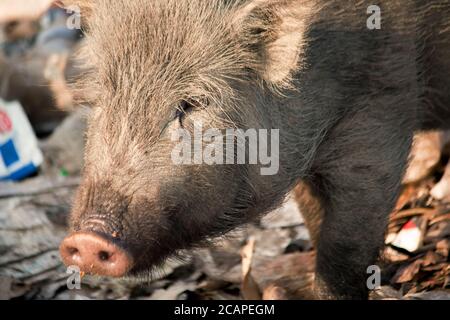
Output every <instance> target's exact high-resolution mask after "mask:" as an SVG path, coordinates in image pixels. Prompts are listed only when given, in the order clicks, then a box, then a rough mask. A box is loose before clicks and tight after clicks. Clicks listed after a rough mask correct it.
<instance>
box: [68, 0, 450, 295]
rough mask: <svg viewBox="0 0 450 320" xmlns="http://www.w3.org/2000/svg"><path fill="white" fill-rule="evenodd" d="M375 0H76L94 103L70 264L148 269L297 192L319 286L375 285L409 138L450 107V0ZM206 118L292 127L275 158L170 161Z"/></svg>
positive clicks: (343, 291)
mask: <svg viewBox="0 0 450 320" xmlns="http://www.w3.org/2000/svg"><path fill="white" fill-rule="evenodd" d="M377 3H378V6H377V7H375V10H374V7H373V6H372V1H365V0H359V1H340V0H247V1H245V0H189V1H182V0H130V1H108V0H92V1H81V0H78V1H68V2H67V4H68V5H73V4H75V5H78V6H79V7H80V8H81V16H82V17H83V19H85V21H86V24H85V33H86V42H85V48H84V49H83V57H84V61H85V65H84V68H85V71H84V72H83V77H82V79H80V80H79V81H78V87H77V90H78V91H80V92H82V91H83V90H85V91H89V92H90V94H88V97H87V99H86V100H87V102H88V103H89V104H90V105H92V110H91V114H90V117H89V125H88V129H87V142H86V154H85V168H84V174H83V179H82V182H81V185H80V187H79V190H78V193H77V196H76V199H75V202H74V205H73V210H72V213H71V218H70V226H71V233H70V235H69V236H68V237H67V238H66V239H64V241H63V242H62V244H61V248H60V252H61V256H62V259H63V261H64V262H65V264H66V265H77V266H79V267H80V269H81V270H82V271H84V272H86V273H92V274H97V275H103V276H111V277H123V276H127V275H128V276H130V275H131V276H137V275H143V274H147V273H148V272H150V271H151V270H153V269H154V268H155V267H158V266H159V265H161V263H162V262H163V261H165V260H166V259H167V258H170V257H173V256H176V255H178V254H180V253H181V252H184V251H185V250H189V249H192V248H197V247H200V246H204V245H208V244H209V243H211V241H213V240H214V239H215V238H217V237H220V236H224V235H226V234H227V233H228V232H229V231H231V230H233V229H235V228H236V227H239V226H242V225H244V224H246V223H249V222H252V221H256V220H258V219H259V218H261V217H262V216H263V215H264V214H266V213H267V212H269V211H271V210H273V209H275V208H277V207H278V206H280V204H282V202H283V200H284V199H285V197H286V195H287V194H288V193H289V192H291V191H292V190H295V194H296V198H297V200H298V202H299V207H300V209H301V211H302V213H303V215H304V217H305V219H306V224H307V226H308V228H309V229H310V231H311V236H312V240H313V243H314V246H315V247H316V249H317V259H316V276H315V284H314V288H313V290H314V293H315V296H316V297H317V298H318V299H367V298H368V293H369V289H368V286H367V284H366V282H367V278H368V277H369V275H370V274H368V273H367V268H368V266H371V265H373V264H375V263H376V260H377V257H378V255H379V252H380V249H381V248H382V246H383V240H384V234H385V230H386V226H387V223H388V216H389V213H390V211H391V210H392V209H393V207H394V204H395V201H396V198H397V197H398V195H399V190H400V188H401V181H402V177H403V175H404V171H405V168H406V166H407V164H408V155H409V153H410V149H411V144H412V137H413V134H414V133H415V132H417V131H424V130H432V129H437V128H445V127H448V124H449V122H448V120H449V118H450V108H449V107H450V81H449V74H450V61H449V60H448V55H449V52H450V20H449V19H448V17H449V16H450V1H447V0H414V1H411V0H379V1H377ZM376 9H378V10H376ZM83 13H85V15H83ZM377 14H378V15H379V16H378V18H380V19H379V20H378V26H377V23H375V24H374V23H373V22H374V21H375V22H376V21H377V20H376V19H377V16H376V15H377ZM374 19H375V20H374ZM373 26H375V27H373ZM196 122H201V123H202V125H203V130H208V129H211V128H214V129H217V130H219V131H220V132H223V131H224V130H226V129H228V128H241V129H243V130H246V129H251V128H255V129H258V130H261V129H279V157H278V158H279V170H278V172H277V173H276V174H273V175H262V174H261V171H260V169H261V166H262V164H260V163H259V164H256V165H255V164H235V165H207V164H198V163H192V164H190V165H176V164H174V162H173V161H172V158H171V154H172V151H173V149H174V148H175V147H176V145H177V142H176V141H174V140H173V139H172V135H173V134H174V132H177V131H178V130H179V129H180V128H183V129H184V130H187V131H189V132H192V131H193V130H194V127H195V123H196ZM233 141H235V140H233ZM234 143H237V142H236V141H235V142H234Z"/></svg>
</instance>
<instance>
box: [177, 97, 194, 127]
mask: <svg viewBox="0 0 450 320" xmlns="http://www.w3.org/2000/svg"><path fill="white" fill-rule="evenodd" d="M193 108H194V105H193V104H192V103H190V102H188V101H186V100H183V101H181V102H180V105H179V107H178V108H177V111H176V112H175V119H178V120H179V121H180V125H182V124H183V118H184V117H185V116H186V114H187V113H188V112H190V111H191V110H192V109H193Z"/></svg>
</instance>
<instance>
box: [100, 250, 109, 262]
mask: <svg viewBox="0 0 450 320" xmlns="http://www.w3.org/2000/svg"><path fill="white" fill-rule="evenodd" d="M98 257H99V258H100V260H101V261H108V260H109V258H110V254H109V253H108V252H106V251H100V252H99V253H98Z"/></svg>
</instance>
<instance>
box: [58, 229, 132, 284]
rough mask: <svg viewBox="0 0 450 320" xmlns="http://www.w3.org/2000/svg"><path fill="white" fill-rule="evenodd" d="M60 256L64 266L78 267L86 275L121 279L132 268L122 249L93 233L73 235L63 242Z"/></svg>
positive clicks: (130, 259) (126, 254)
mask: <svg viewBox="0 0 450 320" xmlns="http://www.w3.org/2000/svg"><path fill="white" fill-rule="evenodd" d="M60 254H61V258H62V260H63V262H64V264H65V265H66V266H78V267H79V268H80V271H81V272H84V273H87V274H95V275H101V276H109V277H122V276H124V275H126V274H127V272H128V271H130V270H131V268H132V267H133V262H132V258H131V257H130V255H129V254H128V253H127V252H126V251H125V250H124V249H122V248H120V247H118V246H117V245H115V244H114V243H112V242H111V241H110V240H108V239H106V238H104V237H102V236H101V235H98V234H95V233H87V232H77V233H73V234H72V235H70V236H68V237H67V238H65V239H64V240H63V242H62V244H61V246H60Z"/></svg>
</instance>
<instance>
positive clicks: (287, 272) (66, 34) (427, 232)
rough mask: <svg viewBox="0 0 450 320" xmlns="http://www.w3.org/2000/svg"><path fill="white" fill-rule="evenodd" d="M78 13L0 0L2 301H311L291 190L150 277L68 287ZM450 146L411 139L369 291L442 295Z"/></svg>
mask: <svg viewBox="0 0 450 320" xmlns="http://www.w3.org/2000/svg"><path fill="white" fill-rule="evenodd" d="M74 14H76V13H74V12H72V11H68V10H65V9H63V8H61V6H60V4H59V3H58V2H57V1H52V0H0V299H190V300H197V299H288V298H310V297H311V295H310V292H309V286H310V284H311V281H312V278H313V271H314V250H313V248H312V246H311V243H310V241H309V235H308V231H307V230H306V228H305V226H304V223H303V219H302V217H301V214H300V212H299V211H298V209H297V207H296V204H295V203H294V201H293V200H292V199H291V198H290V197H288V198H287V199H286V203H285V205H284V206H283V207H282V208H280V209H279V210H277V211H276V212H274V213H272V214H270V215H269V216H267V217H266V218H264V219H262V221H260V223H258V224H255V225H250V226H248V228H245V229H243V230H238V231H236V232H234V233H233V234H232V235H230V237H227V238H226V239H220V240H218V241H217V244H216V245H215V246H214V247H213V248H209V249H201V250H197V251H196V252H193V253H190V254H186V257H185V259H183V260H182V261H181V260H177V261H169V262H167V264H166V265H165V266H163V267H162V268H161V270H159V271H158V272H157V273H155V275H154V277H153V279H151V280H150V279H140V280H139V281H137V280H136V279H124V280H111V279H105V278H98V277H90V276H84V277H82V279H81V281H82V283H81V286H80V289H77V288H73V287H72V286H70V283H71V281H72V280H73V279H71V278H70V276H71V275H72V274H70V273H67V269H66V268H65V267H64V266H63V265H62V263H61V261H60V258H59V254H58V246H59V242H60V241H61V240H62V238H63V237H64V235H65V232H66V228H67V223H66V221H67V216H68V214H69V212H70V206H71V201H72V198H73V195H74V192H75V190H76V187H77V186H78V183H79V179H80V174H81V169H82V164H83V149H84V136H83V132H84V130H85V126H86V123H85V122H86V121H85V119H86V116H87V115H88V112H89V111H88V110H89V109H88V108H86V106H78V105H76V104H75V103H74V101H75V100H76V99H74V98H75V97H74V96H73V94H72V92H71V91H70V81H71V79H73V78H74V77H76V76H77V75H78V74H80V72H81V71H80V70H81V69H79V68H77V60H76V52H77V49H78V48H79V47H80V46H81V45H82V43H83V32H82V30H81V29H78V28H69V27H68V26H72V27H73V20H71V19H73V18H74ZM449 142H450V134H448V133H446V132H433V133H427V134H419V135H417V137H416V139H415V145H414V150H413V152H412V155H411V159H412V161H411V166H410V168H409V170H408V172H407V174H406V177H405V180H404V188H403V192H402V195H401V197H400V198H399V200H398V203H397V206H396V208H395V210H394V211H393V213H392V215H391V221H390V224H389V230H388V231H387V234H386V249H385V250H384V252H383V253H382V257H381V259H380V262H379V266H380V268H381V271H382V272H381V275H380V276H381V278H380V279H381V283H380V286H379V287H378V288H377V290H375V291H374V292H373V294H372V299H450V265H449V247H450V165H449V155H450V143H449ZM369 275H370V274H369ZM369 275H368V276H369ZM68 284H69V285H68Z"/></svg>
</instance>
